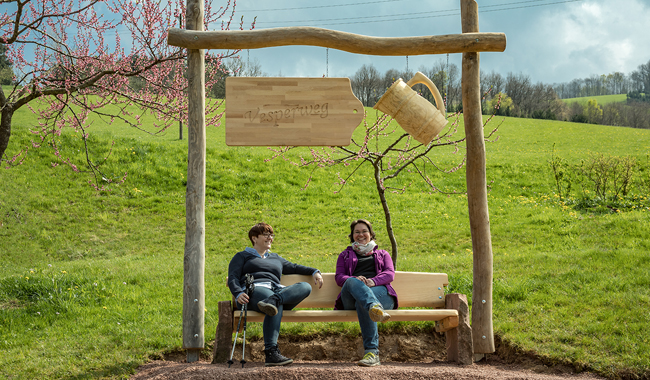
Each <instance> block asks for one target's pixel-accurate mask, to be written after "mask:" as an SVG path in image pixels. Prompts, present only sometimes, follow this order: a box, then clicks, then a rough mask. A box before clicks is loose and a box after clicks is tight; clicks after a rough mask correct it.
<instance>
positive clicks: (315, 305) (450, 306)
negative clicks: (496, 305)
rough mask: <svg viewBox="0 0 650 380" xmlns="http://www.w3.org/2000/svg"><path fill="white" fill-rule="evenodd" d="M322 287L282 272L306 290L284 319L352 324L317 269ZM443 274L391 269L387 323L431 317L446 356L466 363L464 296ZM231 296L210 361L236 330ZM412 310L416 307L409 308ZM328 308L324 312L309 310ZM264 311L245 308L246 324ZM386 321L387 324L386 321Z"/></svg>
mask: <svg viewBox="0 0 650 380" xmlns="http://www.w3.org/2000/svg"><path fill="white" fill-rule="evenodd" d="M322 275H323V287H322V288H320V289H318V288H317V287H315V286H314V283H313V280H312V277H311V276H301V275H284V276H282V279H281V282H282V284H283V285H291V284H295V283H296V282H301V281H304V282H307V283H308V284H310V285H311V286H312V292H311V294H310V295H309V297H307V298H305V299H304V300H303V301H302V302H301V303H300V304H299V305H298V306H297V307H296V308H295V309H294V310H290V311H286V310H285V311H284V312H283V314H282V323H285V322H356V321H357V312H356V310H333V307H334V302H335V300H336V297H337V296H338V294H339V293H340V292H341V287H339V286H338V285H336V281H335V280H334V273H323V274H322ZM448 283H449V282H448V279H447V274H445V273H422V272H400V271H396V272H395V280H394V281H393V282H392V284H391V285H392V286H393V288H394V289H395V291H396V292H397V297H398V299H399V309H397V310H390V311H388V313H389V314H390V316H391V318H390V322H396V321H436V331H438V332H444V333H445V335H446V339H447V359H448V360H449V361H454V362H458V363H460V364H472V362H473V352H472V341H471V337H472V333H471V328H470V326H469V308H468V305H467V298H466V297H465V295H464V294H458V293H452V294H447V295H445V290H444V287H445V286H446V285H448ZM234 302H235V300H234V299H233V300H232V301H221V302H219V322H218V324H217V331H216V336H215V343H214V352H213V361H212V362H213V363H224V362H226V360H228V358H229V356H230V350H231V348H232V334H233V332H235V329H237V323H238V322H239V315H240V312H239V310H237V308H236V307H235V306H234V305H235V304H234ZM412 308H418V309H412ZM314 309H329V310H314ZM263 320H264V314H263V313H258V312H255V311H249V312H248V322H262V321H263ZM390 322H389V323H390Z"/></svg>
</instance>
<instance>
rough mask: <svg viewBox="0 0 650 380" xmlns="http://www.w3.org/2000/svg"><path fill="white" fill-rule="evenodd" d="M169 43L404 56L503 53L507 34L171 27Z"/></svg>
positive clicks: (200, 46)
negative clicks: (293, 47)
mask: <svg viewBox="0 0 650 380" xmlns="http://www.w3.org/2000/svg"><path fill="white" fill-rule="evenodd" d="M167 43H168V44H169V45H172V46H179V47H184V48H188V49H260V48H265V47H272V46H291V45H305V46H321V47H325V48H331V49H337V50H342V51H347V52H349V53H355V54H366V55H383V56H403V55H423V54H450V53H466V52H479V51H492V52H502V51H504V50H505V49H506V36H505V34H503V33H463V34H447V35H442V36H417V37H370V36H363V35H359V34H354V33H347V32H339V31H336V30H330V29H323V28H314V27H307V26H297V27H285V28H270V29H256V30H223V31H205V32H195V31H189V30H182V29H178V28H170V29H169V31H168V34H167Z"/></svg>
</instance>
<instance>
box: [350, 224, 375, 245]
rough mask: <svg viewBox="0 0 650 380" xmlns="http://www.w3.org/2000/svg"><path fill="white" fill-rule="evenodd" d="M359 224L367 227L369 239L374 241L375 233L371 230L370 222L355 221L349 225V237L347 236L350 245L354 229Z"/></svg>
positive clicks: (352, 241) (352, 240)
mask: <svg viewBox="0 0 650 380" xmlns="http://www.w3.org/2000/svg"><path fill="white" fill-rule="evenodd" d="M359 223H363V224H365V225H366V227H368V232H370V239H371V240H375V231H373V230H372V224H370V222H369V221H367V220H365V219H357V220H355V221H354V222H352V223H351V224H350V235H348V237H349V238H350V243H354V227H355V226H356V225H357V224H359Z"/></svg>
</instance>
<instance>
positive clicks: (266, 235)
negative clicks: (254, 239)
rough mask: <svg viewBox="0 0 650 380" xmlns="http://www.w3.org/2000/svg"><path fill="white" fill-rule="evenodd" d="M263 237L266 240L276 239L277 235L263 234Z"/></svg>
mask: <svg viewBox="0 0 650 380" xmlns="http://www.w3.org/2000/svg"><path fill="white" fill-rule="evenodd" d="M262 236H264V237H265V238H271V239H275V235H273V234H262Z"/></svg>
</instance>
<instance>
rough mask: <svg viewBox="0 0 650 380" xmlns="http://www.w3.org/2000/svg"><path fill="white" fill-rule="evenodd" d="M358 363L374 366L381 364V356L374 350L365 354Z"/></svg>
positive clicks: (364, 365) (363, 365)
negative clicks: (374, 352)
mask: <svg viewBox="0 0 650 380" xmlns="http://www.w3.org/2000/svg"><path fill="white" fill-rule="evenodd" d="M357 364H358V365H360V366H362V367H374V366H376V365H381V363H380V362H379V356H377V355H375V354H373V353H372V352H368V353H367V354H365V355H363V359H361V360H359V361H358V362H357Z"/></svg>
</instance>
